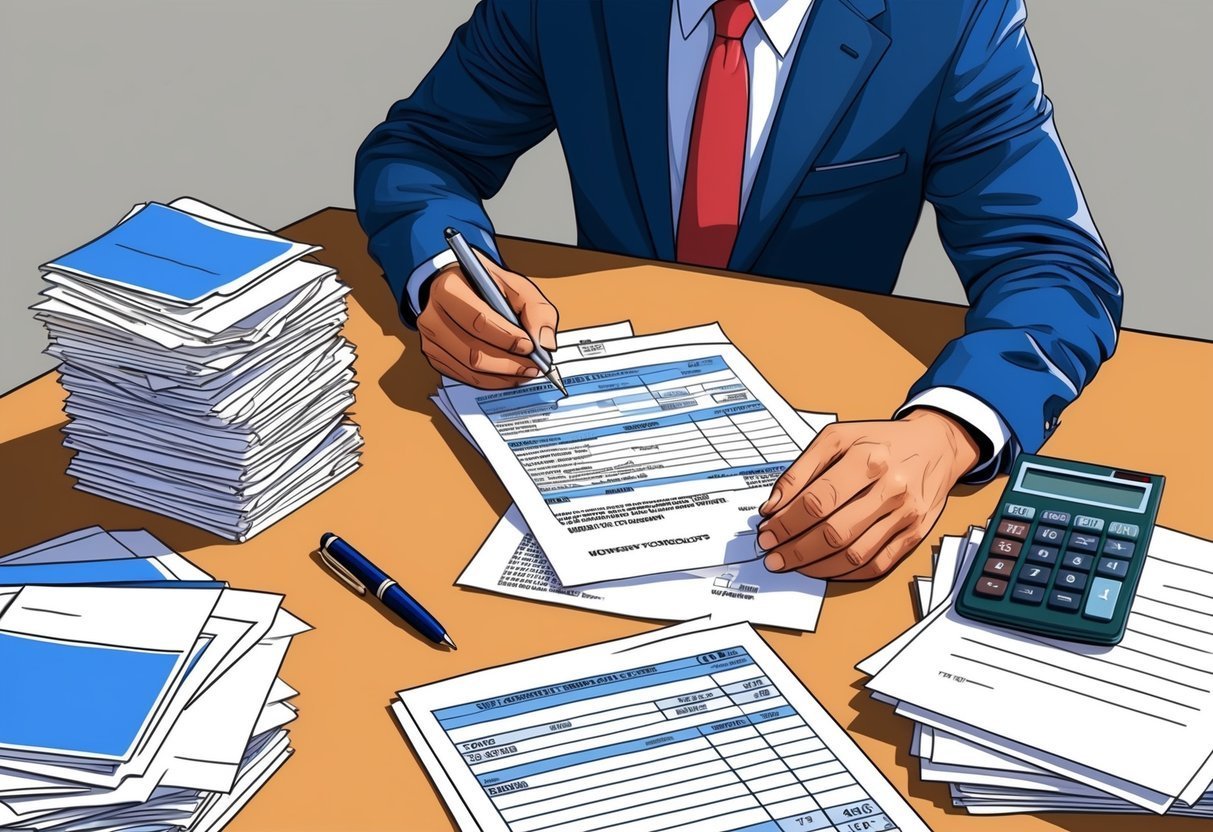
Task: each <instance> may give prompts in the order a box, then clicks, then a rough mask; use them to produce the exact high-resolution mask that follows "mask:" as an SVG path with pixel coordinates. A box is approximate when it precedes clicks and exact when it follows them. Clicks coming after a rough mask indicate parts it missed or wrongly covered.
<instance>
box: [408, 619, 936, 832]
mask: <svg viewBox="0 0 1213 832" xmlns="http://www.w3.org/2000/svg"><path fill="white" fill-rule="evenodd" d="M398 696H399V699H398V701H396V702H395V703H394V704H393V708H392V709H393V713H394V714H395V715H396V717H397V719H398V720H399V721H400V724H401V726H402V728H403V729H404V731H405V734H406V736H407V737H408V738H409V741H410V742H411V743H412V745H413V746H414V748H416V749H417V750H418V754H419V756H420V757H421V759H422V761H423V762H424V763H425V765H426V767H427V769H428V770H429V773H430V775H431V778H432V779H433V781H434V782H435V784H436V785H437V786H438V788H439V791H440V792H441V793H442V795H443V797H444V798H445V800H446V802H447V805H448V806H449V807H450V808H451V811H452V814H453V815H454V816H455V818H456V819H457V821H458V822H459V825H460V828H461V829H463V830H486V832H504V830H509V832H538V831H539V830H545V831H546V832H595V831H596V830H606V829H611V830H622V831H623V832H645V831H651V832H656V830H671V831H672V830H685V832H691V831H692V830H694V832H726V831H727V830H746V832H790V831H791V830H810V831H811V832H812V831H813V830H838V831H839V832H866V831H867V830H894V829H898V830H905V832H925V830H927V828H928V827H927V826H926V824H925V823H923V821H922V820H921V819H920V818H919V817H918V816H917V815H916V814H915V813H914V811H913V810H912V809H911V808H910V806H909V805H908V804H907V803H906V802H905V801H904V800H903V799H902V798H901V796H900V795H898V793H897V792H896V790H894V788H893V787H892V786H891V785H890V784H889V782H888V781H887V780H885V779H884V777H883V776H882V775H881V774H880V772H879V771H878V770H877V769H876V767H875V766H874V765H873V764H872V763H871V761H870V760H868V758H867V757H865V756H864V755H863V752H862V751H860V750H859V748H858V746H856V745H855V743H854V742H853V741H852V740H851V738H850V737H848V736H847V733H846V731H844V730H843V729H842V728H841V727H840V726H839V725H838V724H837V723H836V722H834V720H833V718H832V717H830V715H829V714H828V713H827V712H826V711H825V710H824V709H823V708H822V707H821V705H820V704H818V702H817V701H816V700H815V699H814V698H813V696H812V695H811V694H810V693H809V692H808V691H807V690H806V689H805V688H804V686H803V685H802V684H801V683H800V682H799V680H797V679H796V677H795V676H794V675H793V674H792V672H791V671H790V670H789V669H788V668H787V666H786V665H784V664H783V662H782V661H780V659H779V657H778V656H776V655H775V653H774V652H773V651H772V650H771V649H770V647H768V646H767V644H766V642H764V641H763V640H762V639H761V638H760V637H759V636H758V634H757V633H756V632H754V630H753V629H752V628H750V627H749V625H746V624H732V625H725V626H722V625H719V624H713V623H712V622H710V621H707V620H698V621H693V622H687V623H686V624H681V625H676V626H674V627H670V628H666V629H662V630H657V631H654V632H650V633H644V634H642V635H639V636H633V637H631V638H627V639H622V640H619V641H615V642H608V643H605V644H597V645H592V646H590V647H584V648H580V649H577V650H570V651H568V652H565V653H557V654H553V655H549V656H544V657H541V658H537V659H532V660H530V661H525V662H520V663H518V664H513V665H505V666H502V667H497V668H491V669H489V670H482V671H478V672H474V673H470V674H467V675H464V676H459V677H456V678H453V679H449V680H447V681H444V682H436V683H434V684H430V685H424V686H422V687H417V688H413V689H411V690H406V691H401V692H400V693H399V695H398Z"/></svg>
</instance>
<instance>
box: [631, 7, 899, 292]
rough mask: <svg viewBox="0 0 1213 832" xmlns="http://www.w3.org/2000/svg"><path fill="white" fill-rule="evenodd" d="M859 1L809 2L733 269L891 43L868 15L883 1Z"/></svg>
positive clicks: (744, 261) (743, 261)
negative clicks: (853, 3)
mask: <svg viewBox="0 0 1213 832" xmlns="http://www.w3.org/2000/svg"><path fill="white" fill-rule="evenodd" d="M607 5H610V4H609V3H608V4H607ZM859 5H860V6H861V7H863V8H866V9H867V10H868V12H865V13H860V12H857V11H856V10H855V9H854V8H853V7H852V6H850V5H848V4H847V3H845V2H843V0H814V2H813V7H812V9H811V10H810V12H809V19H808V21H807V22H806V23H805V26H806V28H805V31H804V32H803V33H801V38H800V44H799V46H798V47H797V48H796V54H795V55H794V56H793V59H792V60H793V63H792V67H791V70H790V74H789V76H788V80H787V83H786V85H785V86H784V90H783V97H782V99H781V100H780V103H779V109H778V111H777V113H776V116H775V121H774V123H773V124H772V126H771V136H770V138H769V139H768V140H767V147H766V151H765V152H764V153H763V158H762V161H761V162H760V163H759V166H758V172H757V174H756V176H755V177H754V184H753V187H752V188H751V189H750V197H749V199H748V201H747V202H746V207H745V212H744V214H743V215H742V219H741V226H740V228H739V229H738V232H737V243H736V244H735V245H734V247H733V255H732V257H731V258H730V260H729V268H730V269H733V270H736V271H745V270H747V269H749V268H750V267H751V266H753V264H754V262H755V261H756V260H757V259H758V256H759V254H760V253H761V252H762V249H763V247H764V246H765V245H766V241H767V239H768V237H769V236H770V234H771V232H772V231H774V228H775V225H776V224H777V223H778V221H779V218H780V217H781V216H782V215H783V212H784V211H785V210H786V209H787V206H788V202H789V201H790V200H791V198H792V194H794V193H795V192H796V188H797V187H798V186H799V185H800V182H801V180H802V179H804V177H805V175H806V174H807V173H808V170H809V166H810V165H811V164H812V163H813V160H814V159H816V158H817V155H818V154H819V153H820V152H821V149H822V147H823V146H824V145H825V142H826V140H827V139H828V138H829V137H830V134H831V133H832V132H833V130H834V128H835V127H836V126H837V124H838V121H839V119H841V117H842V115H843V113H845V112H846V110H847V108H848V107H849V106H850V104H851V102H852V101H853V100H854V99H855V96H856V95H858V94H859V91H860V90H861V89H862V88H863V85H864V83H865V82H866V81H867V79H868V76H869V75H871V73H872V70H873V69H874V68H875V66H876V64H877V63H878V62H879V61H880V58H881V56H883V55H884V53H885V50H886V49H887V48H888V46H889V39H888V36H886V35H885V34H884V33H883V32H881V31H880V30H879V29H877V28H876V27H874V26H873V25H871V24H870V23H869V22H868V20H867V18H866V16H865V15H866V14H868V13H870V14H871V15H875V14H877V13H878V12H879V11H880V10H881V9H883V6H884V4H883V3H881V2H874V1H873V0H864V2H862V3H860V4H859ZM667 200H668V190H667Z"/></svg>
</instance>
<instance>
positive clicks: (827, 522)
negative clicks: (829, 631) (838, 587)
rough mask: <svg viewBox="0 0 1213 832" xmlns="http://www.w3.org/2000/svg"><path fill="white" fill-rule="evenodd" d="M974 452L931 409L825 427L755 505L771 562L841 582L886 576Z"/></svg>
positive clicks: (951, 423) (958, 430) (963, 435)
mask: <svg viewBox="0 0 1213 832" xmlns="http://www.w3.org/2000/svg"><path fill="white" fill-rule="evenodd" d="M977 459H978V449H977V445H976V443H975V442H974V441H973V439H972V437H970V436H969V434H968V432H967V431H966V430H965V429H964V428H963V427H961V425H960V424H959V423H958V422H956V421H955V420H953V419H951V418H950V417H948V416H945V415H944V414H942V413H939V412H938V411H934V410H926V409H923V410H915V411H912V412H910V413H909V414H908V415H906V416H905V417H904V418H902V419H898V420H894V421H887V422H842V423H839V424H835V425H830V426H828V427H827V428H826V429H825V430H823V431H822V432H821V433H820V434H819V435H818V436H817V438H816V439H814V440H813V443H812V444H811V445H809V447H808V448H806V449H805V452H804V453H803V454H801V455H800V458H799V459H798V460H796V461H795V462H794V463H792V465H791V466H790V467H789V468H788V469H787V470H786V471H784V473H783V476H781V477H780V478H779V481H778V482H776V483H775V486H774V488H772V489H771V497H770V499H768V500H767V502H766V503H765V504H763V506H762V507H761V508H760V509H759V511H760V512H761V513H762V515H763V516H764V517H765V518H766V519H765V520H763V521H762V523H761V524H760V525H759V526H758V545H759V546H761V547H762V548H763V549H766V550H767V556H766V566H767V568H768V569H770V570H771V571H773V572H785V571H788V570H791V569H798V570H800V571H801V572H803V573H804V574H805V575H809V576H811V577H814V578H838V579H841V580H846V581H866V580H871V579H872V578H876V577H878V576H880V575H883V574H884V573H885V572H887V571H888V570H889V569H891V568H892V567H893V565H894V564H896V563H897V562H898V561H900V560H901V559H902V558H903V557H905V556H906V555H907V554H909V552H910V550H912V549H913V548H914V547H915V546H917V545H918V543H919V542H920V541H921V540H922V539H923V537H925V536H926V534H927V532H928V531H930V530H931V526H933V525H934V524H935V521H936V519H938V517H939V514H940V512H941V511H943V506H944V503H945V502H946V501H947V498H948V492H949V491H951V490H952V487H953V486H954V485H955V484H956V482H957V481H958V480H959V479H960V478H961V477H962V476H964V474H965V473H966V472H967V471H968V470H969V469H970V468H972V467H973V465H974V464H975V463H976V462H977Z"/></svg>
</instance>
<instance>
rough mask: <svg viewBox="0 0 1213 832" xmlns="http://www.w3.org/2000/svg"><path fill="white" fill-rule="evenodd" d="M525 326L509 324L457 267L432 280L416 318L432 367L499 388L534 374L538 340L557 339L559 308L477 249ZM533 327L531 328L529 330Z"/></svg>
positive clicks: (454, 376)
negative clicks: (426, 299)
mask: <svg viewBox="0 0 1213 832" xmlns="http://www.w3.org/2000/svg"><path fill="white" fill-rule="evenodd" d="M477 256H479V257H480V259H481V261H482V262H484V264H485V267H486V268H487V269H488V271H489V274H490V275H491V276H492V277H493V279H494V280H495V281H496V282H497V284H498V286H500V287H501V289H502V291H503V293H504V294H505V296H506V300H507V302H508V303H509V304H510V305H511V306H512V307H513V308H514V309H517V310H519V314H520V320H522V321H523V322H524V326H523V327H520V326H517V325H515V324H512V323H510V322H509V321H508V320H506V319H505V318H504V317H502V316H501V315H499V314H498V313H497V312H496V311H494V310H493V309H492V307H490V306H489V305H488V304H487V303H485V301H484V300H482V299H481V298H480V296H479V295H478V294H477V293H476V292H475V290H474V289H473V288H472V287H471V285H470V284H469V283H468V282H467V280H466V278H465V277H464V276H463V274H462V273H461V272H460V270H459V269H458V267H454V266H452V267H448V268H447V269H445V270H443V271H442V272H441V273H439V274H438V275H437V276H436V277H435V278H434V280H433V283H432V285H431V289H430V297H429V302H428V303H427V304H426V307H425V309H423V310H422V312H421V315H419V316H418V318H417V329H418V330H419V331H420V333H421V344H422V351H423V352H424V353H425V357H426V359H427V360H428V361H429V362H430V364H431V366H433V367H434V369H436V370H438V371H439V372H440V373H443V374H444V375H447V376H450V377H451V378H454V379H457V380H459V381H462V382H464V383H466V384H472V385H475V386H477V387H483V388H490V389H500V388H503V387H510V386H513V385H516V384H518V383H519V382H520V381H523V380H525V379H530V378H536V377H537V376H538V375H539V374H540V373H539V369H538V368H537V367H536V366H535V364H534V362H533V361H531V359H530V357H529V356H530V354H531V353H532V352H533V351H534V348H535V344H536V343H537V342H538V343H547V344H550V345H551V347H552V348H553V349H554V348H555V344H556V323H557V313H556V309H555V307H554V306H552V304H551V303H550V302H548V300H547V298H545V297H544V296H543V293H542V292H540V291H539V289H538V288H537V287H535V285H534V284H533V283H531V282H530V281H529V280H527V279H526V278H525V277H522V276H521V275H516V274H513V273H512V272H508V271H506V270H504V269H502V268H501V267H499V266H497V265H496V264H495V263H493V262H492V261H491V260H489V259H488V258H486V257H485V256H484V255H482V254H480V253H479V252H477ZM528 328H529V332H528Z"/></svg>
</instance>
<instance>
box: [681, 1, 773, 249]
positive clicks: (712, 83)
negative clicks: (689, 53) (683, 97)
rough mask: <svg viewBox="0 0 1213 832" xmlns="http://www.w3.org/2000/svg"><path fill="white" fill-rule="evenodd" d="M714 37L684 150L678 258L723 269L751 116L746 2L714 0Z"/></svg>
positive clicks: (733, 232)
mask: <svg viewBox="0 0 1213 832" xmlns="http://www.w3.org/2000/svg"><path fill="white" fill-rule="evenodd" d="M712 16H713V18H715V22H716V36H715V37H714V38H713V39H712V48H711V50H710V51H709V52H708V61H707V64H705V65H704V68H703V78H702V79H701V80H700V82H699V98H698V99H696V101H695V119H694V121H693V122H692V123H691V141H690V148H689V150H688V152H687V170H686V178H685V179H684V180H683V185H682V208H681V209H680V210H679V214H678V249H677V256H678V260H679V261H680V262H683V263H691V264H694V265H697V266H710V267H713V268H718V269H723V268H725V267H726V266H727V265H728V263H729V255H730V254H731V253H732V251H733V243H734V241H736V239H737V224H738V222H739V221H740V216H741V174H742V167H743V165H744V164H745V142H746V121H747V119H748V118H749V114H750V68H749V65H748V64H747V63H746V57H745V49H744V48H743V47H742V45H741V36H742V35H744V34H745V30H746V28H747V27H749V25H750V23H751V22H753V20H754V9H753V8H752V7H751V6H750V3H749V0H717V2H716V3H715V4H714V5H713V6H712Z"/></svg>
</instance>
